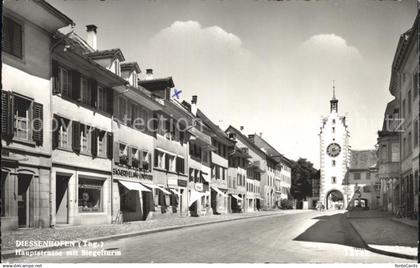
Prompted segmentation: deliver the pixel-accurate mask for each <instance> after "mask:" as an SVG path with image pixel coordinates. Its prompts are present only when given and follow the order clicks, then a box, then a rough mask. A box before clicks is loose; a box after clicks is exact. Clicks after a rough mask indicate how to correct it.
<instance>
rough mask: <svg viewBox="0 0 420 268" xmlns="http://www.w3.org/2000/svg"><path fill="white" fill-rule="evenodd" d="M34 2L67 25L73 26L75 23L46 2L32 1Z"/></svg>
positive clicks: (41, 0)
mask: <svg viewBox="0 0 420 268" xmlns="http://www.w3.org/2000/svg"><path fill="white" fill-rule="evenodd" d="M34 2H35V3H37V4H38V5H40V6H42V7H43V8H44V9H46V10H48V12H50V13H51V14H53V15H54V16H56V17H57V18H59V19H60V20H62V21H63V22H64V23H66V24H67V25H69V24H71V25H75V23H74V22H73V20H72V19H70V18H69V17H67V16H66V15H65V14H64V13H62V12H61V11H60V10H58V9H56V8H55V7H53V6H52V5H51V4H49V3H48V2H46V1H44V0H37V1H34Z"/></svg>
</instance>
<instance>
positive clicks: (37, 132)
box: [32, 102, 44, 145]
mask: <svg viewBox="0 0 420 268" xmlns="http://www.w3.org/2000/svg"><path fill="white" fill-rule="evenodd" d="M32 111H33V116H32V120H33V121H32V123H33V124H32V126H33V130H32V139H33V141H34V142H35V144H36V145H42V142H43V141H44V127H43V105H42V104H41V103H38V102H34V103H33V106H32Z"/></svg>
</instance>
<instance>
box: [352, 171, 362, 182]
mask: <svg viewBox="0 0 420 268" xmlns="http://www.w3.org/2000/svg"><path fill="white" fill-rule="evenodd" d="M360 178H361V177H360V172H354V173H353V179H354V180H360Z"/></svg>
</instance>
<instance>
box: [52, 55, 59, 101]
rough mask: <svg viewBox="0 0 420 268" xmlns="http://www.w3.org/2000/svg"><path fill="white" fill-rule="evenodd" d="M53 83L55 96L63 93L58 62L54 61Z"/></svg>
mask: <svg viewBox="0 0 420 268" xmlns="http://www.w3.org/2000/svg"><path fill="white" fill-rule="evenodd" d="M51 82H52V92H53V95H56V94H59V93H61V88H60V78H59V74H58V62H57V61H56V60H52V64H51Z"/></svg>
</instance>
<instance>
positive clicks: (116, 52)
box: [88, 48, 125, 61]
mask: <svg viewBox="0 0 420 268" xmlns="http://www.w3.org/2000/svg"><path fill="white" fill-rule="evenodd" d="M88 56H89V58H91V59H94V60H97V59H104V58H114V57H117V58H118V59H119V60H120V61H125V58H124V55H123V53H122V51H121V49H119V48H113V49H106V50H97V51H94V52H91V53H89V54H88Z"/></svg>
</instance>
